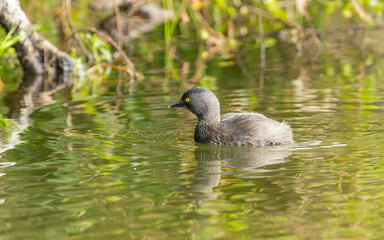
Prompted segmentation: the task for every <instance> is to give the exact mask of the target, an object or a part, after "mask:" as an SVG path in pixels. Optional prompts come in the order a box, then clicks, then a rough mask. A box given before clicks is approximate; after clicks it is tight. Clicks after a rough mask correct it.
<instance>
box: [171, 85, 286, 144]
mask: <svg viewBox="0 0 384 240" xmlns="http://www.w3.org/2000/svg"><path fill="white" fill-rule="evenodd" d="M169 107H184V108H186V109H188V110H190V111H191V112H192V113H194V114H195V115H196V116H197V118H198V123H197V125H196V129H195V141H196V142H199V143H207V144H212V145H234V146H241V145H255V146H269V145H288V144H292V143H293V138H292V130H291V128H290V126H289V125H288V124H286V123H284V122H282V123H280V122H277V121H275V120H273V119H270V118H267V117H266V116H264V115H263V114H259V113H227V114H224V115H222V116H220V103H219V100H218V99H217V98H216V96H215V95H214V94H213V93H212V92H211V91H210V90H208V89H206V88H202V87H194V88H191V89H189V90H187V91H186V92H185V93H184V94H183V96H182V97H181V99H180V100H179V101H178V102H176V103H174V104H172V105H170V106H169Z"/></svg>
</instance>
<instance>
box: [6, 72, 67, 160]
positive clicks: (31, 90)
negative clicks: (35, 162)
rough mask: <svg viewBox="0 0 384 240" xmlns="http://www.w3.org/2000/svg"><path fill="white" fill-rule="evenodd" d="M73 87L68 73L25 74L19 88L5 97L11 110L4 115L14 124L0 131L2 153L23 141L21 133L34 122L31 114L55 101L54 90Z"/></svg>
mask: <svg viewBox="0 0 384 240" xmlns="http://www.w3.org/2000/svg"><path fill="white" fill-rule="evenodd" d="M71 87H72V78H71V77H70V76H69V75H66V74H59V75H55V76H49V77H48V76H46V75H43V74H40V75H34V74H27V73H26V74H24V77H23V80H22V82H21V84H20V86H19V88H18V90H17V91H16V92H11V93H9V94H8V95H7V96H6V98H5V103H6V106H7V107H8V109H9V112H8V113H7V114H5V115H4V116H5V118H8V120H9V121H10V122H12V126H11V127H9V128H7V129H2V131H1V132H0V153H1V152H4V151H6V150H8V149H11V148H14V147H15V146H16V145H17V144H19V143H20V142H21V140H20V134H21V133H22V132H23V131H24V130H25V129H26V128H28V126H30V125H31V123H32V122H31V119H30V118H29V116H30V115H31V114H32V113H33V112H34V111H35V110H36V109H38V108H41V107H43V106H46V105H48V104H52V103H54V102H55V101H54V100H53V99H52V97H51V95H52V94H53V93H54V92H57V91H58V90H62V89H68V93H69V92H70V89H71ZM69 98H70V95H69V94H68V99H69Z"/></svg>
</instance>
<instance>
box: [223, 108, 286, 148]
mask: <svg viewBox="0 0 384 240" xmlns="http://www.w3.org/2000/svg"><path fill="white" fill-rule="evenodd" d="M220 125H221V129H223V139H222V144H224V145H255V146H268V145H287V144H292V143H293V137H292V130H291V128H290V126H289V125H288V124H286V123H284V122H282V123H280V122H277V121H275V120H273V119H270V118H267V117H266V116H264V115H263V114H259V113H227V114H224V115H222V116H221V123H220Z"/></svg>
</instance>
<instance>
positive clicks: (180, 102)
mask: <svg viewBox="0 0 384 240" xmlns="http://www.w3.org/2000/svg"><path fill="white" fill-rule="evenodd" d="M168 107H169V108H174V107H184V103H183V101H181V100H180V101H177V102H175V103H173V104H171V105H169V106H168Z"/></svg>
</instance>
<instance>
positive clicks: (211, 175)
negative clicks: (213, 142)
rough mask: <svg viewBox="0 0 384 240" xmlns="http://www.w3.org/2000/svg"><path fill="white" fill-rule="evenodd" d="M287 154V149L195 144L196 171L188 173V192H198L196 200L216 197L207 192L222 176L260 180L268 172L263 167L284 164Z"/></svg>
mask: <svg viewBox="0 0 384 240" xmlns="http://www.w3.org/2000/svg"><path fill="white" fill-rule="evenodd" d="M291 154H292V152H291V151H290V150H289V149H286V148H282V147H232V146H219V147H215V146H209V145H199V146H198V147H197V148H196V149H195V159H196V161H197V168H195V169H193V170H191V171H190V172H189V174H191V175H192V176H193V177H191V178H190V184H189V186H188V187H187V189H188V192H191V193H201V194H192V195H193V198H197V199H212V198H216V197H215V193H213V192H212V191H211V190H212V189H213V188H214V187H216V186H219V184H220V180H221V178H222V176H223V175H237V176H239V175H241V174H248V178H263V177H265V176H264V175H263V174H260V173H263V172H268V169H265V168H264V167H266V166H269V165H273V164H279V163H284V162H286V158H287V157H289V156H290V155H291ZM222 168H225V171H223V169H222ZM252 173H255V174H252ZM249 174H250V175H251V176H252V177H250V176H249Z"/></svg>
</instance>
